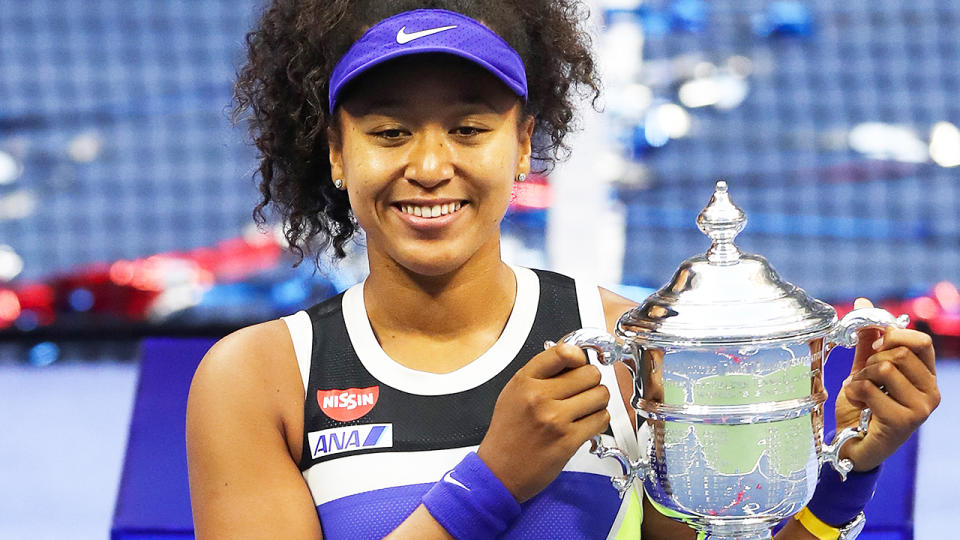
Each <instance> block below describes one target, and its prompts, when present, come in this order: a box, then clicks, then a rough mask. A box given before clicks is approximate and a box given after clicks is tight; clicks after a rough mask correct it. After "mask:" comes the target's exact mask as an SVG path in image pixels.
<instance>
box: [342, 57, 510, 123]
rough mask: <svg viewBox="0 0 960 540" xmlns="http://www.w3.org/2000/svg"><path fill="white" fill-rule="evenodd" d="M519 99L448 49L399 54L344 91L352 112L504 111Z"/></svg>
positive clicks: (492, 77) (500, 83) (485, 72)
mask: <svg viewBox="0 0 960 540" xmlns="http://www.w3.org/2000/svg"><path fill="white" fill-rule="evenodd" d="M519 101H520V98H519V97H518V96H517V95H516V94H514V93H513V92H512V91H511V90H510V89H509V88H508V87H507V86H506V85H505V84H503V82H501V81H500V80H499V79H498V78H497V77H495V76H494V75H493V74H491V73H490V72H488V71H487V70H485V69H483V68H482V67H480V66H478V65H476V64H474V63H472V62H470V61H467V60H464V59H462V58H458V57H456V56H452V55H448V54H419V55H413V56H407V57H401V58H397V59H395V60H391V61H389V62H386V63H384V64H382V65H380V66H377V67H375V68H373V69H371V70H370V71H369V72H367V73H365V74H363V75H362V76H360V77H358V78H357V79H356V80H355V81H353V82H352V83H351V84H350V85H349V86H348V87H347V88H346V89H345V92H344V99H343V100H342V103H343V107H344V108H345V109H347V110H348V111H349V112H350V114H352V115H357V116H359V115H363V114H367V113H370V112H372V111H375V110H383V109H394V108H399V109H407V110H409V109H412V108H416V107H418V106H420V107H428V108H433V107H439V108H442V107H445V106H479V107H483V108H489V109H491V110H492V111H494V112H499V113H506V112H508V111H509V110H510V109H511V108H513V106H514V105H515V104H517V103H518V102H519Z"/></svg>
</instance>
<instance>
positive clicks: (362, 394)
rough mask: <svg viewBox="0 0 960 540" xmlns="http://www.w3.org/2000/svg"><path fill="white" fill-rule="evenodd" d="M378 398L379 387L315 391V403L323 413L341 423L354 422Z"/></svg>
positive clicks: (367, 410) (370, 407)
mask: <svg viewBox="0 0 960 540" xmlns="http://www.w3.org/2000/svg"><path fill="white" fill-rule="evenodd" d="M379 397H380V387H379V386H371V387H369V388H346V389H344V390H340V389H338V388H334V389H333V390H317V403H318V404H319V405H320V409H322V410H323V413H324V414H326V415H327V416H329V417H330V418H333V419H334V420H339V421H341V422H349V421H350V420H356V419H357V418H360V417H361V416H363V415H365V414H367V413H368V412H370V409H372V408H373V406H374V405H376V404H377V398H379Z"/></svg>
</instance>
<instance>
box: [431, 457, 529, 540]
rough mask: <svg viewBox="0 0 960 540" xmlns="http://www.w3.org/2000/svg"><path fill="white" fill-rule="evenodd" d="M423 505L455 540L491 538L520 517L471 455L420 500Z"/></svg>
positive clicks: (514, 504) (516, 505) (505, 492)
mask: <svg viewBox="0 0 960 540" xmlns="http://www.w3.org/2000/svg"><path fill="white" fill-rule="evenodd" d="M422 501H423V505H424V506H425V507H427V510H428V511H429V512H430V515H432V516H433V518H434V519H436V520H437V522H438V523H440V525H442V526H443V528H444V529H446V530H447V532H448V533H450V535H451V536H453V537H454V538H456V539H457V540H483V539H487V538H493V537H495V536H497V535H499V534H500V533H502V532H503V531H505V530H506V529H507V527H509V526H510V524H511V523H512V522H513V520H514V519H516V518H517V516H519V515H520V504H519V503H518V502H517V500H516V499H514V498H513V494H512V493H510V491H508V490H507V488H506V487H504V485H503V482H501V481H500V479H499V478H497V477H496V475H494V474H493V472H492V471H490V469H489V468H488V467H487V464H486V463H484V462H483V460H482V459H480V458H479V457H477V454H476V453H475V452H470V453H469V454H467V456H466V457H465V458H463V460H462V461H460V463H458V464H457V466H456V467H454V468H453V469H452V470H450V471H448V472H447V473H446V474H445V475H443V478H442V479H441V480H440V481H439V482H437V483H436V484H434V485H433V487H432V488H430V490H429V491H427V493H426V494H425V495H424V496H423V499H422Z"/></svg>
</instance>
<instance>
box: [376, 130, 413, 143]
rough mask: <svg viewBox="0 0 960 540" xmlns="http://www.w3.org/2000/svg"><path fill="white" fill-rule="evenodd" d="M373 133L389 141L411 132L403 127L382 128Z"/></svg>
mask: <svg viewBox="0 0 960 540" xmlns="http://www.w3.org/2000/svg"><path fill="white" fill-rule="evenodd" d="M373 135H374V136H375V137H379V138H381V139H384V140H387V141H397V140H400V139H402V138H404V137H406V136H407V135H409V133H407V132H406V131H404V130H402V129H382V130H380V131H375V132H374V133H373Z"/></svg>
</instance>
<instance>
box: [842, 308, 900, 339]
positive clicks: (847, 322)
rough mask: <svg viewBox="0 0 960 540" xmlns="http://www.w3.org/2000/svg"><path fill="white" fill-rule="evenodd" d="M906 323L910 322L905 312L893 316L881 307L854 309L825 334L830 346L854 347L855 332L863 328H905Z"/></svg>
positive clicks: (856, 337)
mask: <svg viewBox="0 0 960 540" xmlns="http://www.w3.org/2000/svg"><path fill="white" fill-rule="evenodd" d="M908 324H910V316H909V315H907V314H903V315H900V316H899V317H894V316H893V315H892V314H891V313H890V312H889V311H887V310H885V309H881V308H860V309H855V310H853V311H851V312H850V313H847V314H846V315H844V316H843V318H842V319H840V320H839V321H838V322H837V325H836V326H835V327H834V328H833V331H832V332H831V333H830V335H828V336H827V342H828V343H830V344H831V345H830V347H831V348H832V346H833V345H840V346H841V347H847V348H850V347H856V346H857V339H858V336H857V332H859V331H860V330H863V329H864V328H886V327H888V326H896V327H897V328H906V327H907V325H908Z"/></svg>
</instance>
